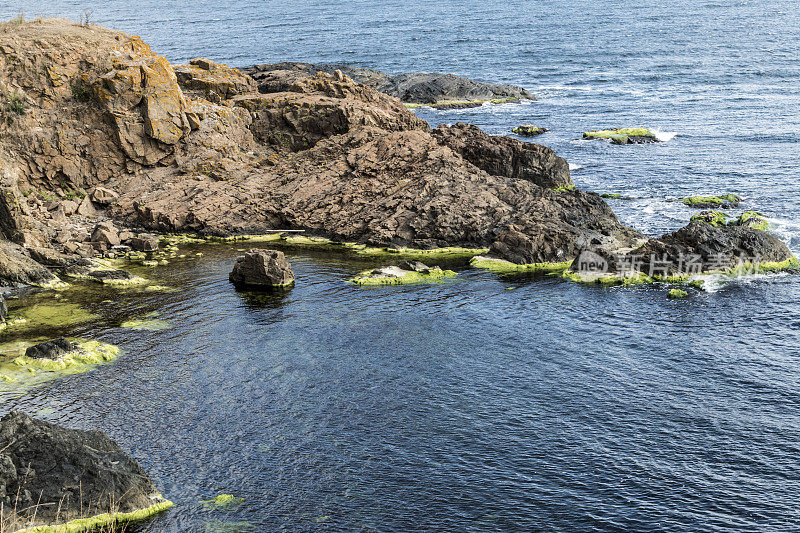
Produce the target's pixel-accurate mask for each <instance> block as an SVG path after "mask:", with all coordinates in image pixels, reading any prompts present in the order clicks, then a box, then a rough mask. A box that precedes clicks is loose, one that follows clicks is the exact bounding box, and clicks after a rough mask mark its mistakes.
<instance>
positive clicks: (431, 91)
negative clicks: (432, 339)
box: [243, 63, 534, 104]
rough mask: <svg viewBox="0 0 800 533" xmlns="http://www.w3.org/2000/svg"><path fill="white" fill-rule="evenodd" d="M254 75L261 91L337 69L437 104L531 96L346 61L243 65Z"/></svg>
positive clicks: (457, 79) (395, 93) (443, 76)
mask: <svg viewBox="0 0 800 533" xmlns="http://www.w3.org/2000/svg"><path fill="white" fill-rule="evenodd" d="M243 70H244V72H246V73H247V74H249V75H250V76H252V77H253V78H255V80H256V81H257V82H258V85H259V90H261V91H262V92H281V91H285V90H287V88H288V87H289V86H290V85H291V84H292V83H293V82H294V81H296V80H297V79H300V78H309V77H312V76H314V75H315V74H316V73H317V72H325V73H328V74H334V75H335V73H336V72H337V71H339V72H340V73H343V74H344V75H346V76H348V77H350V78H352V79H353V80H355V81H356V82H358V83H362V84H364V85H367V86H369V87H372V88H373V89H376V90H378V91H380V92H382V93H384V94H388V95H390V96H394V97H396V98H399V99H401V100H402V101H404V102H408V103H417V104H437V103H447V102H461V103H468V102H469V103H472V102H482V101H490V100H498V99H501V100H502V99H512V100H513V99H523V98H524V99H533V98H534V97H533V95H532V94H531V93H529V92H528V91H526V90H525V89H523V88H522V87H517V86H514V85H507V84H496V83H486V82H480V81H475V80H471V79H469V78H463V77H460V76H454V75H452V74H436V73H425V74H422V73H418V74H397V75H393V76H392V75H389V74H386V73H385V72H381V71H379V70H370V69H364V68H359V67H353V66H350V65H321V64H311V63H276V64H272V65H255V66H253V67H249V68H245V69H243Z"/></svg>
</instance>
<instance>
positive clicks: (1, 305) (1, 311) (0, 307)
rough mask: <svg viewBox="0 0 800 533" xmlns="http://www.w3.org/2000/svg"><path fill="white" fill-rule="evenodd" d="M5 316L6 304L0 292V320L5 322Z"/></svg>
mask: <svg viewBox="0 0 800 533" xmlns="http://www.w3.org/2000/svg"><path fill="white" fill-rule="evenodd" d="M7 316H8V306H7V305H6V299H5V298H3V295H2V294H0V322H5V321H6V317H7Z"/></svg>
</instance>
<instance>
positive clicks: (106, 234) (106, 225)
mask: <svg viewBox="0 0 800 533" xmlns="http://www.w3.org/2000/svg"><path fill="white" fill-rule="evenodd" d="M91 240H92V242H97V243H103V244H106V245H108V246H116V245H118V244H119V243H120V240H119V234H118V233H117V228H116V227H115V226H114V224H113V223H112V222H100V223H99V224H97V225H96V226H95V227H94V229H93V230H92V237H91Z"/></svg>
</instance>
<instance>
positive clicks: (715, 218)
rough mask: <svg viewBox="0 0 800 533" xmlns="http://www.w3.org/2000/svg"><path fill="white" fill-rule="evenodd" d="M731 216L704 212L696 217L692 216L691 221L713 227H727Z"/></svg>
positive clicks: (717, 212)
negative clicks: (697, 221)
mask: <svg viewBox="0 0 800 533" xmlns="http://www.w3.org/2000/svg"><path fill="white" fill-rule="evenodd" d="M729 218H730V216H729V215H728V214H726V213H722V212H720V211H702V212H700V213H697V214H696V215H692V218H691V220H699V221H701V222H705V223H706V224H711V225H712V226H726V225H727V224H728V219H729Z"/></svg>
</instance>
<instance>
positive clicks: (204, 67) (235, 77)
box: [175, 57, 258, 129]
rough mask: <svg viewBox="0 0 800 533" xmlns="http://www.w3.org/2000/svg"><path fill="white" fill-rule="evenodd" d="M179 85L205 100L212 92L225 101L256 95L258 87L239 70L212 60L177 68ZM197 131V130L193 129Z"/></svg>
mask: <svg viewBox="0 0 800 533" xmlns="http://www.w3.org/2000/svg"><path fill="white" fill-rule="evenodd" d="M175 74H176V75H177V77H178V83H179V84H180V86H181V88H182V89H183V90H185V91H197V92H198V93H200V95H202V96H203V97H204V98H205V97H206V96H208V95H209V94H210V93H211V92H213V93H215V94H217V95H219V97H221V98H224V99H229V98H233V97H234V96H237V95H240V94H248V93H255V92H257V90H258V86H257V84H256V82H255V80H254V79H253V78H251V77H250V76H248V75H246V74H244V73H243V72H241V71H240V70H238V69H235V68H231V67H229V66H227V65H223V64H220V63H215V62H213V61H211V60H210V59H206V58H203V57H201V58H197V59H192V60H191V61H189V63H188V64H186V65H178V66H176V67H175ZM193 129H197V128H193Z"/></svg>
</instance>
